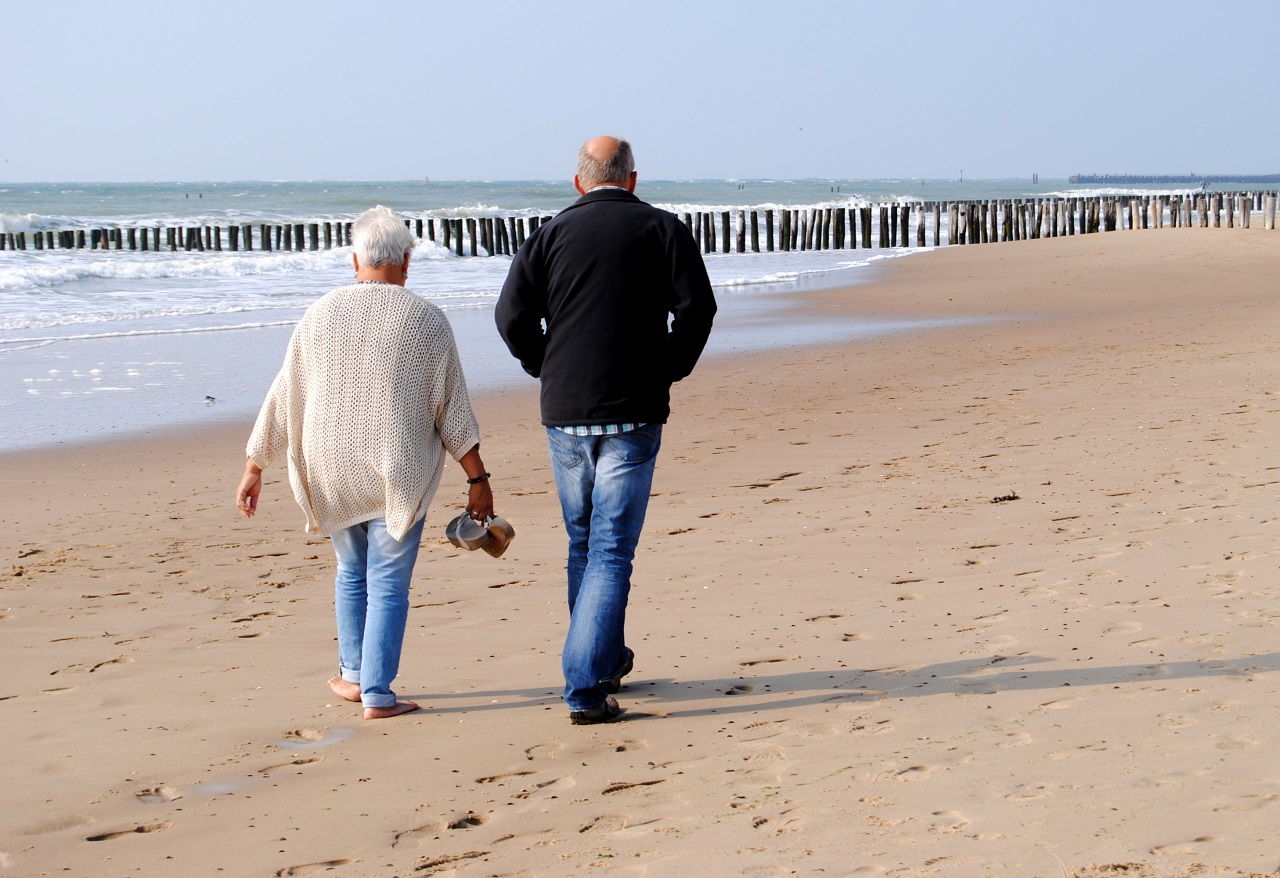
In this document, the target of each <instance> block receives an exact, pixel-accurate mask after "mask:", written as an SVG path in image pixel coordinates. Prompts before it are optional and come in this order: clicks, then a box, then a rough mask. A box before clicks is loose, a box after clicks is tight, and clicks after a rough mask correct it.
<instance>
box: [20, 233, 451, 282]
mask: <svg viewBox="0 0 1280 878" xmlns="http://www.w3.org/2000/svg"><path fill="white" fill-rule="evenodd" d="M14 256H16V254H14ZM413 256H414V259H415V260H417V261H418V262H419V263H421V262H422V261H424V260H428V261H444V260H456V259H458V257H457V256H455V255H454V254H453V253H452V252H451V251H449V250H446V249H445V248H444V247H441V246H440V245H439V244H436V243H434V242H432V241H429V240H424V241H422V242H421V243H420V244H419V245H418V246H417V247H416V248H415V249H414V252H413ZM22 257H24V258H13V257H12V256H11V258H9V259H0V292H21V291H25V290H33V289H50V288H55V287H62V286H66V285H68V284H73V283H76V282H78V281H85V280H117V281H145V280H164V279H191V280H199V279H201V278H237V277H244V278H249V277H260V276H264V275H286V274H290V273H297V272H314V271H317V270H335V269H343V270H345V269H347V268H349V267H350V265H351V248H350V247H337V248H334V249H331V250H317V251H295V252H266V251H262V250H254V251H240V252H234V253H233V252H228V251H222V252H220V253H210V252H209V251H205V252H203V253H201V252H198V251H195V252H191V253H188V252H185V251H179V252H176V253H170V252H165V251H160V252H156V251H154V250H153V251H123V250H108V251H95V250H43V251H30V250H28V251H24V252H23V253H22Z"/></svg>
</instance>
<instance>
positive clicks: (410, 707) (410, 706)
mask: <svg viewBox="0 0 1280 878" xmlns="http://www.w3.org/2000/svg"><path fill="white" fill-rule="evenodd" d="M417 709H418V705H416V704H414V703H413V702H412V701H397V702H396V703H395V704H393V705H391V707H366V708H365V709H364V718H365V719H391V717H393V716H399V715H400V714H402V713H413V712H414V711H415V710H417Z"/></svg>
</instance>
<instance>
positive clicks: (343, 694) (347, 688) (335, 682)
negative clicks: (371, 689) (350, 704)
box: [329, 674, 360, 701]
mask: <svg viewBox="0 0 1280 878" xmlns="http://www.w3.org/2000/svg"><path fill="white" fill-rule="evenodd" d="M329 688H330V689H332V690H333V694H334V695H337V696H338V697H339V698H345V699H346V700H347V701H359V700H360V684H359V683H349V682H347V681H346V680H344V679H342V677H340V676H339V675H338V674H334V675H333V676H332V677H330V678H329Z"/></svg>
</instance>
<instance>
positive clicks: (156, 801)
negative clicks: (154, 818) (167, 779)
mask: <svg viewBox="0 0 1280 878" xmlns="http://www.w3.org/2000/svg"><path fill="white" fill-rule="evenodd" d="M134 796H136V797H137V799H138V801H139V802H142V803H144V804H147V805H163V804H164V803H165V802H172V801H173V800H174V799H181V798H182V793H180V792H178V791H177V790H176V789H174V788H173V787H148V788H147V789H145V790H138V791H137V792H136V793H134Z"/></svg>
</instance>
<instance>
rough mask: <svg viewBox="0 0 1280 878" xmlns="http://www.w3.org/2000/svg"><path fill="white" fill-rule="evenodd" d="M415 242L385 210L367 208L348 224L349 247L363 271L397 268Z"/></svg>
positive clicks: (394, 216)
mask: <svg viewBox="0 0 1280 878" xmlns="http://www.w3.org/2000/svg"><path fill="white" fill-rule="evenodd" d="M417 243H418V239H417V238H415V237H414V236H413V232H411V231H409V227H408V226H406V225H405V224H404V220H402V219H401V218H400V217H398V216H397V215H396V214H395V212H394V211H393V210H391V208H389V207H383V206H382V205H381V204H379V205H378V206H377V207H373V208H370V209H369V210H366V211H365V212H364V213H362V214H360V216H358V217H356V221H355V222H354V223H352V224H351V246H352V249H354V250H355V251H356V257H357V258H358V259H359V260H360V265H361V266H363V267H364V268H377V267H378V266H379V265H400V264H401V263H402V262H404V258H405V257H406V256H407V255H409V253H411V252H412V251H413V248H414V247H415V246H416V245H417Z"/></svg>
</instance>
